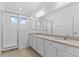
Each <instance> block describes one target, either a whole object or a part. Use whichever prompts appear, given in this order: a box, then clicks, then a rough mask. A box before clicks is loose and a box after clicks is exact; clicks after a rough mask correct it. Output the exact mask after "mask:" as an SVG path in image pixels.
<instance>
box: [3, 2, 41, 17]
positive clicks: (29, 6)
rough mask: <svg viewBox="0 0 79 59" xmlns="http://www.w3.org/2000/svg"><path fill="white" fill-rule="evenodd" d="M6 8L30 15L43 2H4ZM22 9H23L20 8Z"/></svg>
mask: <svg viewBox="0 0 79 59" xmlns="http://www.w3.org/2000/svg"><path fill="white" fill-rule="evenodd" d="M3 4H4V7H5V10H13V11H19V12H23V13H25V14H26V15H27V16H30V15H31V14H32V13H33V12H34V11H35V10H36V9H38V7H40V6H41V4H42V2H4V3H3ZM20 9H21V10H20Z"/></svg>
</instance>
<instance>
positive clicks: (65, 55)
mask: <svg viewBox="0 0 79 59" xmlns="http://www.w3.org/2000/svg"><path fill="white" fill-rule="evenodd" d="M57 57H73V56H72V55H71V54H68V53H66V52H65V51H61V50H57Z"/></svg>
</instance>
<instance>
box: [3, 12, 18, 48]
mask: <svg viewBox="0 0 79 59" xmlns="http://www.w3.org/2000/svg"><path fill="white" fill-rule="evenodd" d="M12 47H17V15H16V14H12V13H8V12H3V48H12Z"/></svg>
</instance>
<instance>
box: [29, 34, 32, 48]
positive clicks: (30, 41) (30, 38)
mask: <svg viewBox="0 0 79 59" xmlns="http://www.w3.org/2000/svg"><path fill="white" fill-rule="evenodd" d="M32 45H33V37H32V35H29V46H30V47H32Z"/></svg>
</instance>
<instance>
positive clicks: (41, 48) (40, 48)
mask: <svg viewBox="0 0 79 59" xmlns="http://www.w3.org/2000/svg"><path fill="white" fill-rule="evenodd" d="M37 52H38V53H39V54H40V55H41V56H44V39H42V38H38V39H37Z"/></svg>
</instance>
